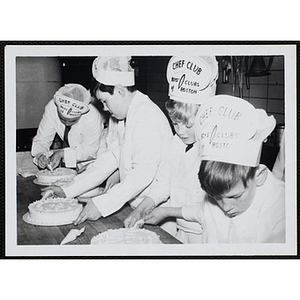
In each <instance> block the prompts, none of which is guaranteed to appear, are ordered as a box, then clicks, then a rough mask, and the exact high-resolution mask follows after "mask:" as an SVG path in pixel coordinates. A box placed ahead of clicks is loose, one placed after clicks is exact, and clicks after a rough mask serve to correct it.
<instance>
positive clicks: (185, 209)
mask: <svg viewBox="0 0 300 300" xmlns="http://www.w3.org/2000/svg"><path fill="white" fill-rule="evenodd" d="M217 78H218V63H217V61H216V59H215V57H213V56H174V57H172V58H171V59H170V61H169V63H168V67H167V80H168V83H169V100H167V102H166V104H165V106H166V109H167V111H168V114H169V117H170V119H171V122H172V124H173V126H174V129H175V132H176V135H175V136H174V138H173V140H172V144H171V147H170V149H169V150H168V151H169V155H168V160H167V161H166V162H164V164H163V163H162V164H161V166H160V169H159V172H158V176H157V178H156V182H155V184H153V187H152V189H151V190H150V192H149V194H148V195H147V197H146V198H145V199H144V200H143V202H142V203H141V204H140V205H139V206H138V207H137V209H136V210H135V211H134V212H133V213H131V215H130V216H129V217H128V218H127V219H126V220H125V222H124V223H125V226H126V227H131V226H134V224H135V222H136V221H138V220H139V219H141V218H142V219H143V220H144V221H145V222H146V223H147V224H158V223H160V224H161V222H164V220H169V219H170V217H171V218H176V222H173V224H174V225H175V226H174V227H173V228H172V227H171V223H170V221H168V223H167V224H166V223H163V224H162V228H164V229H165V230H167V231H168V232H169V233H171V234H173V235H174V236H175V237H176V238H177V239H179V240H180V241H181V242H182V243H201V242H202V227H201V225H200V224H199V223H198V222H190V220H189V218H190V217H189V215H190V214H192V215H193V214H194V212H195V206H198V205H199V204H200V203H201V202H203V199H204V197H205V192H204V191H203V190H202V189H201V187H200V183H199V180H198V172H199V167H200V161H201V157H200V153H199V150H198V148H199V146H198V143H196V136H195V130H194V123H195V117H196V114H197V111H198V109H199V107H200V106H201V105H203V104H204V103H205V101H207V99H208V98H210V97H211V96H213V95H214V94H215V90H216V81H217ZM168 199H169V200H168ZM164 201H167V203H165V204H162V205H161V203H163V202H164ZM156 206H158V207H156ZM153 207H156V208H155V209H154V210H152V211H151V209H152V208H153Z"/></svg>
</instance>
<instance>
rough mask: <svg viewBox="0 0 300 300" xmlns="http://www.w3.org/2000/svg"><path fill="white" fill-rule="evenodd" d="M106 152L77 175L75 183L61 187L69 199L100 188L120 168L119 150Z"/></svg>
mask: <svg viewBox="0 0 300 300" xmlns="http://www.w3.org/2000/svg"><path fill="white" fill-rule="evenodd" d="M115 150H116V151H115V152H114V151H109V152H105V153H103V154H102V155H100V156H99V157H98V158H97V159H96V160H95V161H94V162H92V163H90V164H89V165H88V167H87V169H86V170H85V171H84V172H83V173H81V174H79V175H77V176H76V177H75V178H74V179H73V181H71V182H69V183H67V184H65V185H63V186H61V188H62V189H63V191H64V192H65V194H66V197H67V198H73V197H77V196H79V195H81V194H83V193H85V192H88V191H90V190H92V189H94V188H95V187H97V186H99V185H100V184H101V183H102V182H103V181H104V180H105V179H106V178H107V177H108V176H110V175H111V174H112V173H113V172H114V171H115V170H116V169H117V168H118V157H117V153H118V149H115Z"/></svg>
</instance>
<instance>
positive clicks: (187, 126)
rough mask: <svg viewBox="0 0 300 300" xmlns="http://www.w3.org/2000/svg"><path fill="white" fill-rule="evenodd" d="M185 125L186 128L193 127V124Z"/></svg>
mask: <svg viewBox="0 0 300 300" xmlns="http://www.w3.org/2000/svg"><path fill="white" fill-rule="evenodd" d="M185 127H186V128H187V129H191V128H192V127H193V125H185Z"/></svg>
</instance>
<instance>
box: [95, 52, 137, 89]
mask: <svg viewBox="0 0 300 300" xmlns="http://www.w3.org/2000/svg"><path fill="white" fill-rule="evenodd" d="M130 60H131V57H130V56H98V57H97V58H96V59H95V60H94V62H93V66H92V73H93V76H94V78H95V79H96V80H97V81H98V82H100V83H103V84H105V85H116V84H121V85H123V86H133V85H134V84H135V80H134V70H133V68H132V67H131V66H130V64H129V63H130Z"/></svg>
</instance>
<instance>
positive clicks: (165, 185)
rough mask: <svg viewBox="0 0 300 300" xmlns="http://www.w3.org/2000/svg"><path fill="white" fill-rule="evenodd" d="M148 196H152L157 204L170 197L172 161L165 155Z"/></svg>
mask: <svg viewBox="0 0 300 300" xmlns="http://www.w3.org/2000/svg"><path fill="white" fill-rule="evenodd" d="M166 155H168V153H166ZM147 197H150V198H151V199H152V200H153V201H154V203H155V206H158V205H159V204H160V203H162V202H165V201H166V200H167V199H168V198H169V197H170V161H169V160H168V158H165V157H164V159H163V160H162V161H161V163H160V164H159V167H158V171H157V174H156V176H155V179H154V182H153V183H152V185H151V189H150V191H149V193H148V194H147Z"/></svg>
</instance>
